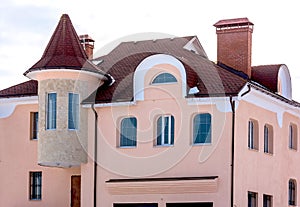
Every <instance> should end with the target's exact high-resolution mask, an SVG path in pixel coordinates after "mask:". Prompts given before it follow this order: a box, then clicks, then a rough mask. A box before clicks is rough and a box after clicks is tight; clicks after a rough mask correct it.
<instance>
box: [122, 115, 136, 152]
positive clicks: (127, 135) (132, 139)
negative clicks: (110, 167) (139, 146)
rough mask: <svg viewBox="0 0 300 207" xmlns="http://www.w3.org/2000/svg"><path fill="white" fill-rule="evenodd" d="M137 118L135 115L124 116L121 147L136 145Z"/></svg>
mask: <svg viewBox="0 0 300 207" xmlns="http://www.w3.org/2000/svg"><path fill="white" fill-rule="evenodd" d="M136 128H137V120H136V118H135V117H130V118H124V119H122V121H121V134H120V147H135V146H136V134H137V131H136Z"/></svg>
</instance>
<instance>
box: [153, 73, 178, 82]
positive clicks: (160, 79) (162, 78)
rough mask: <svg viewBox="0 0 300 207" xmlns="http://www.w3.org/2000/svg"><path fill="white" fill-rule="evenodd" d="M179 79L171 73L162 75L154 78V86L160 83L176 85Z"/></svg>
mask: <svg viewBox="0 0 300 207" xmlns="http://www.w3.org/2000/svg"><path fill="white" fill-rule="evenodd" d="M176 82H177V79H176V78H175V77H174V76H173V75H172V74H170V73H161V74H159V75H158V76H156V77H155V78H154V80H153V81H152V84H158V83H176Z"/></svg>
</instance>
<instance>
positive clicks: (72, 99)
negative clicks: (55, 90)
mask: <svg viewBox="0 0 300 207" xmlns="http://www.w3.org/2000/svg"><path fill="white" fill-rule="evenodd" d="M78 126H79V94H75V93H69V111H68V128H69V129H78Z"/></svg>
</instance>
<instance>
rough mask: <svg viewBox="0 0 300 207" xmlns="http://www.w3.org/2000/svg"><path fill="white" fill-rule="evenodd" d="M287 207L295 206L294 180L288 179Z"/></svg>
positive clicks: (295, 190) (295, 187)
mask: <svg viewBox="0 0 300 207" xmlns="http://www.w3.org/2000/svg"><path fill="white" fill-rule="evenodd" d="M288 205H289V206H296V205H297V182H296V180H295V179H289V184H288Z"/></svg>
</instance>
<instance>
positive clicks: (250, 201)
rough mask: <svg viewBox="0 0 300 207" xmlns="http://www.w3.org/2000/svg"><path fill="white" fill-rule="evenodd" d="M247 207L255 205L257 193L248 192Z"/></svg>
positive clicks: (255, 206) (254, 206)
mask: <svg viewBox="0 0 300 207" xmlns="http://www.w3.org/2000/svg"><path fill="white" fill-rule="evenodd" d="M248 207H257V193H254V192H250V191H249V192H248Z"/></svg>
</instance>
